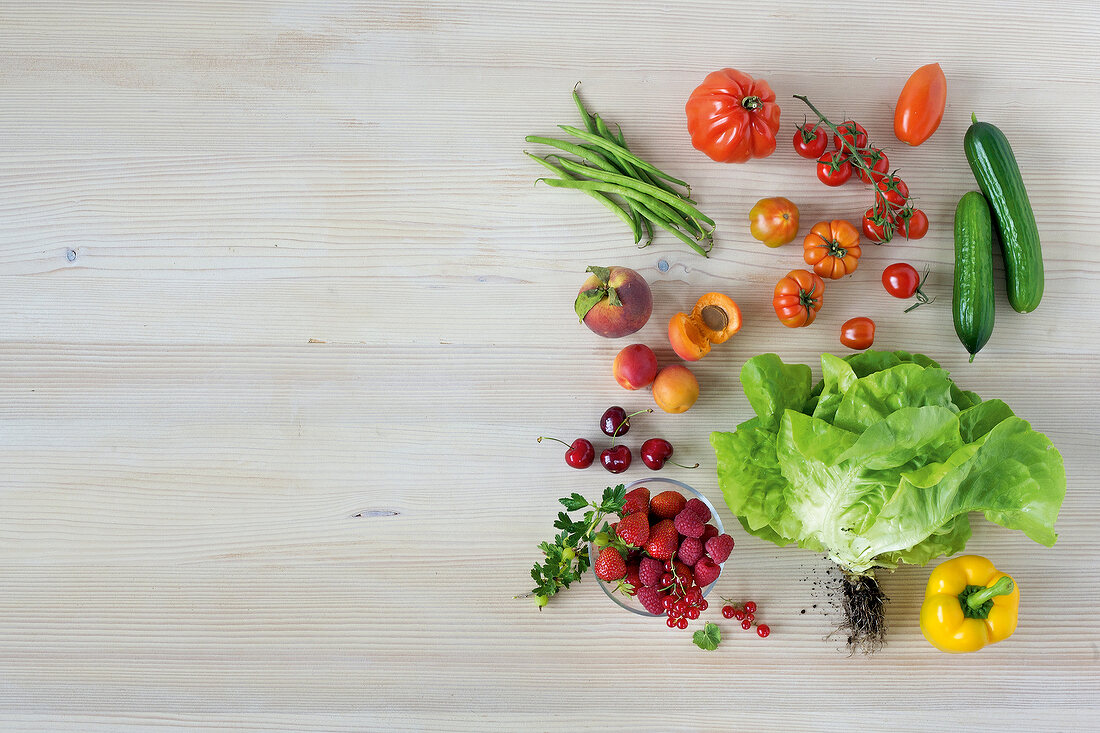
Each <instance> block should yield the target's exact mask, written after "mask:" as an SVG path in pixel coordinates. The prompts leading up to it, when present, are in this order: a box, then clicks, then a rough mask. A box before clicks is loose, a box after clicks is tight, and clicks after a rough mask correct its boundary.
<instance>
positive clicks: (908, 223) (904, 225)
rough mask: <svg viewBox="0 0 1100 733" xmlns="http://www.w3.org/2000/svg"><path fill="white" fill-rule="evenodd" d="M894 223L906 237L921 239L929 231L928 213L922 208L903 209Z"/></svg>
mask: <svg viewBox="0 0 1100 733" xmlns="http://www.w3.org/2000/svg"><path fill="white" fill-rule="evenodd" d="M894 223H895V224H896V225H897V228H898V232H899V233H900V234H901V235H902V236H903V237H905V238H906V239H920V238H921V237H923V236H924V235H925V234H927V233H928V215H927V214H925V213H924V212H923V211H921V210H920V209H902V210H901V211H900V212H899V213H898V215H897V216H896V217H895V218H894Z"/></svg>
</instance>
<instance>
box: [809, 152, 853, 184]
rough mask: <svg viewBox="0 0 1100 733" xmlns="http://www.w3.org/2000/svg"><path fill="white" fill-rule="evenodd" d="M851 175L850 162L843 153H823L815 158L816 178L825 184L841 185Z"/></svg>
mask: <svg viewBox="0 0 1100 733" xmlns="http://www.w3.org/2000/svg"><path fill="white" fill-rule="evenodd" d="M851 177H852V164H851V163H849V162H848V156H846V155H844V153H840V152H834V153H825V155H822V156H821V157H820V158H818V159H817V178H818V180H819V181H821V182H822V183H824V184H825V185H826V186H843V185H844V184H845V183H847V182H848V179H850V178H851Z"/></svg>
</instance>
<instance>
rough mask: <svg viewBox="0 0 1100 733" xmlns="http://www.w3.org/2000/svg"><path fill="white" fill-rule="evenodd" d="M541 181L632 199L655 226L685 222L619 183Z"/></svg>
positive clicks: (677, 214)
mask: <svg viewBox="0 0 1100 733" xmlns="http://www.w3.org/2000/svg"><path fill="white" fill-rule="evenodd" d="M563 162H565V161H563ZM539 180H540V181H543V182H544V183H546V184H547V185H549V186H554V187H555V188H576V189H580V190H582V191H603V192H605V193H615V194H618V195H619V196H622V197H623V198H624V199H632V200H634V201H635V202H637V203H639V204H641V205H642V206H644V207H645V208H646V210H647V212H648V214H647V213H646V212H642V213H643V215H644V216H645V217H646V218H647V219H649V220H650V221H652V222H653V223H655V224H656V223H658V222H661V223H663V224H665V225H666V226H678V225H679V222H682V221H683V218H682V217H681V216H680V214H679V212H677V211H675V210H673V209H672V208H670V207H669V206H668V205H666V204H665V203H664V202H663V201H661V200H660V199H656V198H653V197H652V196H649V195H647V194H644V193H642V192H640V191H637V190H635V189H633V188H629V187H627V186H621V185H619V184H617V183H606V182H604V181H580V180H577V179H570V180H562V181H559V180H555V179H552V178H540V179H539ZM708 238H709V237H708Z"/></svg>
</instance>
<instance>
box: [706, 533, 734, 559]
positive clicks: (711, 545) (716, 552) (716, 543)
mask: <svg viewBox="0 0 1100 733" xmlns="http://www.w3.org/2000/svg"><path fill="white" fill-rule="evenodd" d="M706 549H707V554H708V555H710V559H711V560H714V562H717V563H723V562H725V561H726V558H728V557H729V556H730V553H731V552H732V551H733V538H732V537H730V536H729V535H728V534H720V535H718V536H717V537H711V538H710V539H709V540H707V544H706Z"/></svg>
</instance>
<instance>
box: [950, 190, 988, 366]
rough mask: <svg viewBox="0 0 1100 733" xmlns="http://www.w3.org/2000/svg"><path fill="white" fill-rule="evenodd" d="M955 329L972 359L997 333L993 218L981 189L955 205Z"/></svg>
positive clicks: (971, 359)
mask: <svg viewBox="0 0 1100 733" xmlns="http://www.w3.org/2000/svg"><path fill="white" fill-rule="evenodd" d="M951 314H952V316H953V317H954V319H955V333H956V334H958V336H959V341H962V344H963V346H965V347H966V350H967V351H969V352H970V361H974V354H977V353H978V352H979V351H981V350H982V347H983V346H985V344H986V342H987V341H989V337H990V335H991V334H992V333H993V219H992V216H991V215H990V213H989V204H988V203H987V202H986V200H985V197H983V196H982V195H981V194H980V193H978V192H977V191H971V192H970V193H967V194H964V195H963V197H962V198H961V199H959V205H958V206H956V207H955V290H954V292H953V293H952V296H951Z"/></svg>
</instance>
